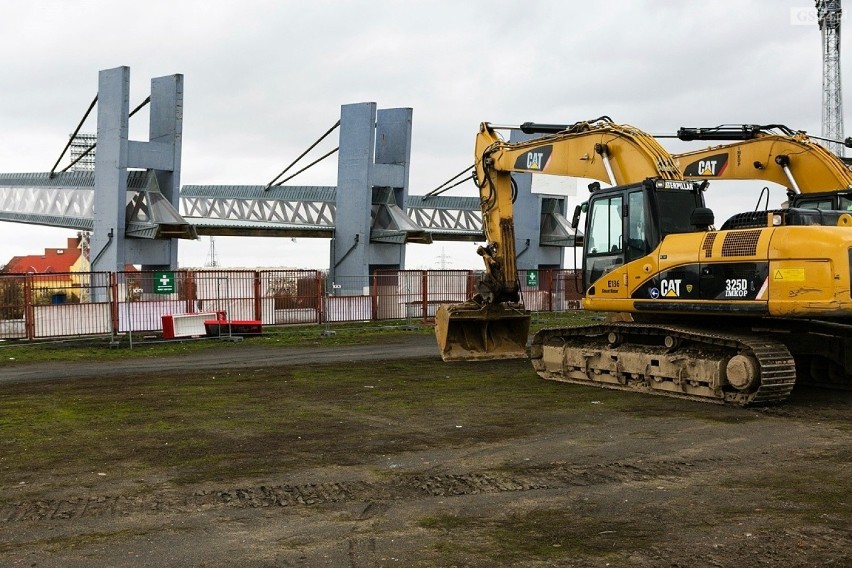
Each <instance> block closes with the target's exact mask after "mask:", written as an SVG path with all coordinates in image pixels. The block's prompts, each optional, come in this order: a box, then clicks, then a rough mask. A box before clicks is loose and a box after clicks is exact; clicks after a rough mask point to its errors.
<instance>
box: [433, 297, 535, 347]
mask: <svg viewBox="0 0 852 568" xmlns="http://www.w3.org/2000/svg"><path fill="white" fill-rule="evenodd" d="M529 331H530V313H529V311H527V310H524V309H522V308H517V307H511V306H507V305H505V304H486V305H480V304H478V303H476V302H464V303H461V304H449V305H441V306H439V307H438V311H437V313H436V314H435V336H436V338H437V339H438V347H439V348H440V349H441V357H442V358H443V359H444V361H484V360H490V359H521V358H523V357H526V355H527V338H528V336H529Z"/></svg>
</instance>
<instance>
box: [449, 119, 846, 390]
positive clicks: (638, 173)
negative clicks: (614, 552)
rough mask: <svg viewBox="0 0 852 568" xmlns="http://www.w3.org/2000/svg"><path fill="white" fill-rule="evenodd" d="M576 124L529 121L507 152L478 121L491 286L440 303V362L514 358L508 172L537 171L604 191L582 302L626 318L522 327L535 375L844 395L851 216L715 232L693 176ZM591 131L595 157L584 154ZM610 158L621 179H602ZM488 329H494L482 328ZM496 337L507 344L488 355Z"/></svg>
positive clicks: (658, 151) (591, 229) (798, 215)
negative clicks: (811, 389) (526, 135)
mask: <svg viewBox="0 0 852 568" xmlns="http://www.w3.org/2000/svg"><path fill="white" fill-rule="evenodd" d="M582 124H583V125H581V126H578V125H572V126H565V127H559V126H548V127H546V128H545V127H541V126H539V127H536V126H535V125H533V126H532V127H531V128H530V129H531V131H534V132H544V133H547V134H546V135H545V136H543V137H541V138H537V139H535V140H531V141H528V142H523V143H517V144H511V143H506V142H503V141H502V140H499V138H497V137H496V136H495V135H494V132H493V129H492V128H491V127H489V125H487V124H483V125H482V127H481V128H480V132H479V135H478V136H477V142H476V181H477V183H478V185H479V187H480V194H481V197H482V204H483V206H482V210H483V221H484V223H485V224H486V225H487V226H488V227H489V228H488V229H487V230H486V237H487V239H488V242H487V244H486V246H485V247H483V248H484V250H483V251H482V252H481V253H480V254H482V255H483V257H484V259H485V261H486V267H487V269H488V274H489V277H490V278H489V279H490V280H491V281H493V282H494V283H496V285H494V286H493V287H491V288H488V287H487V286H486V288H487V289H488V290H486V291H489V290H491V291H496V292H497V293H490V294H489V293H486V294H482V293H480V294H478V295H477V296H476V297H474V299H472V300H470V301H468V302H465V303H463V304H458V305H455V306H447V307H442V308H441V309H439V313H438V315H437V316H436V319H437V320H438V321H437V325H436V333H437V336H438V344H439V346H440V348H441V352H442V355H443V356H444V358H445V360H456V359H482V358H492V357H490V355H491V354H492V353H500V354H501V356H506V353H509V354H510V355H511V356H523V355H524V354H525V351H524V349H523V347H524V340H525V339H526V335H527V326H528V322H529V319H528V317H529V316H528V315H526V319H525V320H524V315H523V314H524V310H523V305H522V303H521V302H520V301H519V300H520V298H519V294H518V286H517V282H515V281H514V280H515V279H516V268H515V265H514V258H513V254H514V253H513V242H514V231H513V227H512V223H511V220H512V199H511V194H512V186H511V173H512V172H543V173H555V174H558V175H571V176H578V177H589V178H593V179H599V180H601V181H606V182H608V183H611V184H613V187H609V188H600V187H590V189H593V191H592V193H591V195H590V198H589V201H588V203H587V204H586V217H585V224H584V229H585V231H584V232H585V234H584V243H583V266H582V286H583V300H582V303H583V308H584V309H586V310H590V311H599V312H611V313H626V314H630V315H631V316H632V318H614V319H632V320H633V321H604V322H601V323H599V324H595V325H588V326H582V327H576V328H561V329H546V330H542V331H540V332H538V333H536V334H535V336H534V337H533V340H532V344H531V346H530V348H529V357H530V359H531V361H532V364H533V367H534V369H535V370H536V371H537V373H538V374H539V375H540V376H541V377H543V378H545V379H551V380H557V381H564V382H570V383H579V384H586V385H594V386H599V387H604V388H613V389H621V390H629V391H640V392H644V393H650V394H659V395H665V396H673V397H680V398H687V399H693V400H698V401H703V402H714V403H722V404H732V405H740V406H746V405H760V404H772V403H778V402H781V401H783V400H784V399H786V398H787V397H788V396H789V394H790V392H791V391H792V389H793V386H794V385H795V384H796V381H797V379H799V380H801V379H803V378H810V379H813V380H814V381H817V382H820V383H823V384H825V383H831V384H833V385H834V386H839V387H841V388H848V387H849V385H850V383H852V381H850V377H852V292H850V290H852V286H850V282H852V231H850V230H849V227H850V226H852V215H850V213H847V212H845V211H840V210H832V211H815V210H803V209H797V208H791V209H787V210H783V211H781V210H779V211H765V212H761V213H760V214H759V215H757V219H753V220H752V222H751V223H750V224H749V225H748V226H746V227H733V228H725V229H723V230H716V229H715V227H714V222H715V220H714V219H713V214H712V211H710V210H709V209H708V208H706V207H705V203H704V192H705V191H706V190H707V187H708V181H707V180H706V179H704V180H696V179H689V177H688V176H687V177H686V179H684V176H683V175H681V171H680V169H679V168H678V167H677V166H676V165H675V164H674V162H673V160H672V159H671V156H670V155H669V154H668V153H667V152H666V151H665V150H664V149H662V148H661V147H660V146H659V145H658V144H657V143H656V141H654V140H653V139H652V138H651V137H650V136H649V135H644V134H643V133H641V132H639V131H636V130H635V129H629V130H626V134H627V136H626V138H622V137H620V133H621V130H622V129H621V128H620V127H617V126H616V125H613V124H611V123H607V122H604V123H596V124H588V123H582ZM560 128H561V130H560ZM595 128H599V129H600V132H598V133H597V136H599V138H598V140H597V141H595V142H594V144H596V145H598V144H599V145H600V146H601V147H600V148H599V149H600V150H601V152H597V150H598V147H597V146H595V147H594V149H593V150H591V151H589V150H587V149H585V148H588V145H589V143H590V142H592V139H593V137H594V136H595V135H596V134H590V133H593V132H594V131H595ZM649 139H650V140H649ZM624 140H629V141H630V142H632V143H627V142H625V143H624V145H623V146H621V145H620V144H621V142H622V141H624ZM636 140H639V141H641V142H642V143H641V144H639V143H636V142H635V141H636ZM616 149H618V151H614V150H616ZM628 150H629V152H630V153H631V155H630V157H629V158H628V157H627V153H628ZM616 155H618V156H619V158H620V159H621V162H620V163H621V164H622V165H623V164H625V163H629V164H631V168H629V171H628V170H625V169H624V168H623V167H622V168H619V169H618V175H616V170H617V169H616V168H615V167H613V162H614V161H615V160H614V159H615V157H616ZM779 155H787V154H780V153H779ZM681 161H682V162H683V161H684V158H683V157H681ZM754 161H757V160H754ZM782 161H783V160H782ZM592 162H595V163H596V167H595V168H592V167H590V166H591V163H592ZM640 164H643V165H644V166H645V167H644V168H642V167H639V165H640ZM732 165H736V162H735V161H731V160H730V158H729V165H728V166H727V167H728V168H731V166H732ZM776 165H778V166H781V171H782V175H784V176H785V178H784V179H787V178H786V174H784V173H783V172H784V170H783V164H781V163H779V162H778V161H776ZM788 166H789V164H788ZM752 167H755V166H754V164H752ZM788 169H789V167H788ZM731 171H732V172H733V171H734V170H733V169H732V170H731ZM696 177H701V176H696ZM708 177H709V176H708ZM800 177H801V176H800ZM805 177H807V176H805ZM749 179H752V178H749ZM802 179H804V178H802ZM788 181H789V180H788ZM796 185H797V186H798V187H799V189H800V190H801V188H802V183H799V182H797V184H796ZM593 186H594V184H593ZM807 187H810V186H807ZM578 216H579V213H577V212H575V219H577V218H578ZM507 311H508V312H511V313H512V315H511V316H510V317H508V318H506V319H505V320H503V319H501V315H502V314H503V313H506V312H507ZM504 324H505V325H504ZM518 324H520V325H518ZM495 328H496V329H500V330H501V332H500V333H497V334H493V335H492V334H490V333H489V330H491V329H495ZM504 328H505V329H504ZM506 337H508V338H509V340H510V342H511V344H512V346H511V348H509V349H506V350H503V351H502V352H501V350H499V349H493V346H494V345H495V344H498V343H499V342H500V341H501V340H502V339H504V338H506Z"/></svg>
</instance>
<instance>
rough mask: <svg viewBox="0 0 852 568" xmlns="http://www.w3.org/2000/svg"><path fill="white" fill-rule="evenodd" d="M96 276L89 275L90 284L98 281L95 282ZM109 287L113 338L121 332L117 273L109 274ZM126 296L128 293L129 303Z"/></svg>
mask: <svg viewBox="0 0 852 568" xmlns="http://www.w3.org/2000/svg"><path fill="white" fill-rule="evenodd" d="M95 275H96V273H94V272H90V273H89V281H90V282H92V281H96V280H94V279H95ZM107 286H109V294H108V296H107V297H108V298H109V319H110V322H111V326H112V330H111V331H112V335H113V337H115V336H116V335H118V333H119V332H120V331H121V330H120V329H119V328H120V325H119V320H118V274H117V273H116V272H109V273H108V278H107ZM126 296H127V292H126V291H125V298H124V301H125V302H127V301H129V298H127V297H126ZM127 323H128V325H129V324H130V322H127Z"/></svg>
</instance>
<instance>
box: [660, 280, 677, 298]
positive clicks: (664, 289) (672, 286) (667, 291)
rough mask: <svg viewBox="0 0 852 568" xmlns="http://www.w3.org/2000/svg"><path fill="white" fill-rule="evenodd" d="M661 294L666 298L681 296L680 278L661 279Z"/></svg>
mask: <svg viewBox="0 0 852 568" xmlns="http://www.w3.org/2000/svg"><path fill="white" fill-rule="evenodd" d="M660 294H662V296H663V297H664V298H679V297H680V278H677V279H674V280H662V281H660Z"/></svg>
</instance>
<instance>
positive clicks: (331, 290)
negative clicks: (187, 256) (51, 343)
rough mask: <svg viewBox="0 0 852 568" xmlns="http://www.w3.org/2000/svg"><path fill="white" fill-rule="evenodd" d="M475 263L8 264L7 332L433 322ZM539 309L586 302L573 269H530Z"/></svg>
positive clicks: (470, 277)
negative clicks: (371, 266) (199, 322)
mask: <svg viewBox="0 0 852 568" xmlns="http://www.w3.org/2000/svg"><path fill="white" fill-rule="evenodd" d="M481 276H482V274H481V272H478V271H471V270H397V271H378V272H376V273H375V274H374V275H373V276H371V277H369V278H363V277H345V276H344V277H340V276H338V277H337V278H335V279H334V280H333V281H330V280H329V278H328V276H327V274H326V273H325V272H322V271H317V270H257V271H255V270H215V269H214V270H180V271H174V272H117V273H106V272H91V273H55V274H8V273H0V339H40V338H47V337H68V336H82V335H116V334H120V333H126V332H149V333H156V332H161V331H162V329H163V323H162V320H163V316H181V315H191V314H207V313H216V312H225V314H226V316H227V318H228V319H231V320H256V321H260V322H261V323H262V324H263V325H287V324H311V323H315V324H319V323H327V322H352V321H375V320H400V319H408V320H411V319H416V320H420V321H424V322H428V321H431V320H432V319H433V318H434V316H435V310H436V309H437V306H438V305H440V304H447V303H456V302H462V301H464V300H466V299H468V298H469V297H471V296H472V295H473V292H474V283H475V281H476V280H477V279H479V278H480V277H481ZM520 282H521V292H522V294H523V298H524V303H525V304H526V306H527V307H528V308H529V309H530V310H532V311H535V312H559V311H566V310H572V309H577V308H579V298H580V293H579V282H578V281H577V274H576V273H575V271H573V270H542V271H521V272H520Z"/></svg>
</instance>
